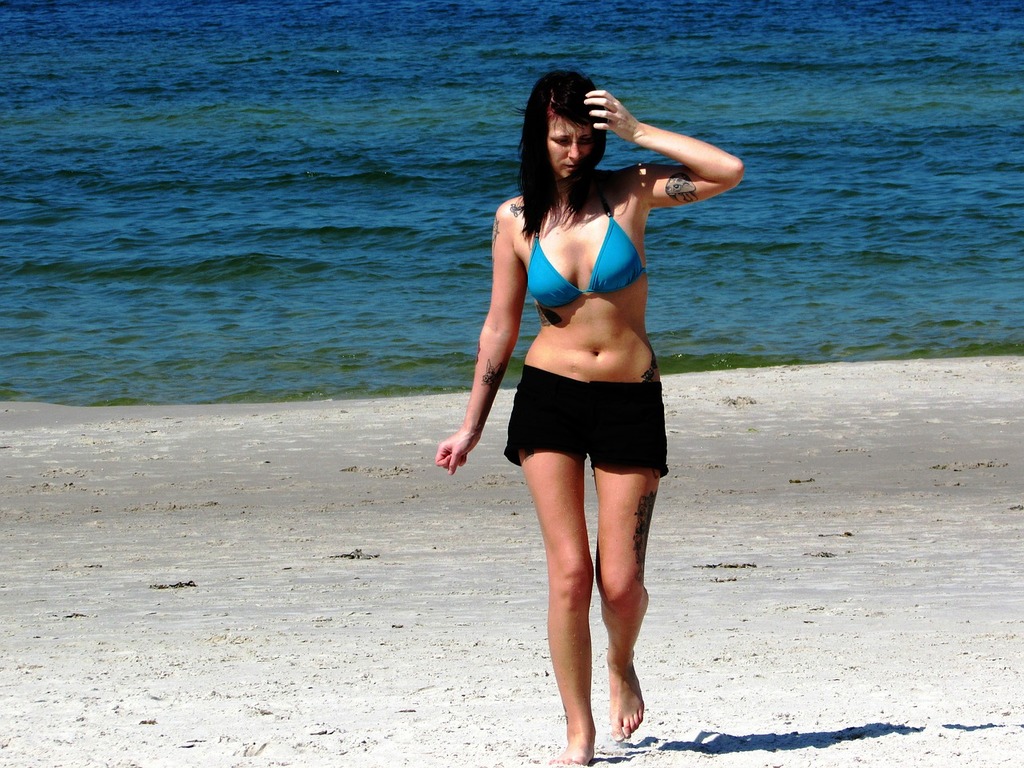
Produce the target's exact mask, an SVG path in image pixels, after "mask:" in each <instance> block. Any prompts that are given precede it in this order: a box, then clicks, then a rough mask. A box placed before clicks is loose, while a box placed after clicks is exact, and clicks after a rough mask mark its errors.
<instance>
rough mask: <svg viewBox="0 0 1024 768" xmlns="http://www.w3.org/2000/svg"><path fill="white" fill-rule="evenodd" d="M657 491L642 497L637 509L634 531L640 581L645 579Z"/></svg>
mask: <svg viewBox="0 0 1024 768" xmlns="http://www.w3.org/2000/svg"><path fill="white" fill-rule="evenodd" d="M657 495H658V494H657V493H656V492H655V491H651V492H650V493H648V494H647V495H646V496H641V497H640V505H639V506H638V507H637V510H636V530H635V531H634V532H633V554H635V555H636V564H637V572H636V578H637V580H638V581H641V582H642V581H643V580H644V562H645V560H646V559H647V536H648V534H649V533H650V532H651V516H652V515H653V514H654V499H655V498H656V497H657Z"/></svg>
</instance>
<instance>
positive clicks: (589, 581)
mask: <svg viewBox="0 0 1024 768" xmlns="http://www.w3.org/2000/svg"><path fill="white" fill-rule="evenodd" d="M548 586H549V588H550V591H551V595H552V597H556V598H558V599H560V600H563V601H567V602H569V603H583V602H585V603H586V604H587V605H590V598H591V595H592V593H593V589H594V566H593V563H592V562H591V561H590V558H589V557H586V558H580V557H571V558H556V559H555V560H554V561H552V562H549V564H548Z"/></svg>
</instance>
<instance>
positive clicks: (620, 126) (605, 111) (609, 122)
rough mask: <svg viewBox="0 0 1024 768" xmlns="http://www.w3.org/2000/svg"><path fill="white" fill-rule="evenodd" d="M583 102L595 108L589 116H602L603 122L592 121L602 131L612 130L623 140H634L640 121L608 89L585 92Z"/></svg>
mask: <svg viewBox="0 0 1024 768" xmlns="http://www.w3.org/2000/svg"><path fill="white" fill-rule="evenodd" d="M583 103H584V104H588V105H590V106H592V107H596V109H592V110H590V116H591V117H596V118H603V120H604V122H600V123H594V127H595V128H598V129H600V130H603V131H612V132H613V133H614V134H615V135H616V136H618V137H619V138H621V139H624V140H625V141H636V135H637V131H638V129H639V127H640V122H639V121H638V120H637V119H636V118H635V117H633V115H631V114H630V112H629V110H628V109H626V107H625V106H623V104H622V102H621V101H619V100H618V99H616V98H615V97H614V96H612V95H611V94H610V93H608V91H602V90H599V91H591V92H590V93H588V94H587V97H586V99H584V100H583Z"/></svg>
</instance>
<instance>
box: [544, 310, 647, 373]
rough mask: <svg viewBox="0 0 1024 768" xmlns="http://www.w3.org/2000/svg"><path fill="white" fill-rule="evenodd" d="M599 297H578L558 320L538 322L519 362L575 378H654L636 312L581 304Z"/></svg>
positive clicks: (641, 320) (644, 336)
mask: <svg viewBox="0 0 1024 768" xmlns="http://www.w3.org/2000/svg"><path fill="white" fill-rule="evenodd" d="M600 301H601V299H599V298H598V297H588V298H583V299H580V300H578V302H579V304H580V306H578V307H576V306H573V309H572V311H571V313H566V320H565V322H564V323H563V324H561V325H545V326H543V327H541V330H540V333H538V334H537V338H536V339H534V341H533V343H532V344H531V345H530V349H529V351H528V352H527V354H526V360H525V363H526V364H527V365H530V366H533V367H534V368H541V369H543V370H545V371H550V372H551V373H557V374H559V375H561V376H567V377H569V378H571V379H578V380H580V381H619V382H641V381H656V380H657V379H658V372H657V364H656V362H655V358H654V352H653V350H652V349H651V345H650V341H648V339H647V334H646V332H645V330H644V327H643V317H642V313H641V316H640V317H629V314H630V313H628V312H627V313H622V312H620V311H616V310H615V309H614V308H612V307H598V306H589V307H588V306H584V305H585V304H586V303H588V302H593V303H595V304H596V302H600ZM575 304H577V302H573V305H575ZM570 306H572V305H570ZM609 309H611V310H612V311H610V312H609V311H607V310H609ZM628 320H629V321H632V322H627V321H628Z"/></svg>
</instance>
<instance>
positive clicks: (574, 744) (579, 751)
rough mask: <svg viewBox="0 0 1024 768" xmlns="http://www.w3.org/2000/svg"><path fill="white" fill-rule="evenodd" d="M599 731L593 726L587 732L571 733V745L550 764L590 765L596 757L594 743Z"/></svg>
mask: <svg viewBox="0 0 1024 768" xmlns="http://www.w3.org/2000/svg"><path fill="white" fill-rule="evenodd" d="M596 740H597V733H596V731H595V730H594V728H593V726H591V728H590V729H589V731H588V732H586V733H581V734H579V735H578V736H574V735H573V734H571V733H570V734H569V745H568V746H567V747H566V748H565V752H563V753H562V754H561V755H559V756H558V757H556V758H555V759H554V760H552V761H551V763H550V765H590V761H591V760H593V759H594V744H595V742H596Z"/></svg>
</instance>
